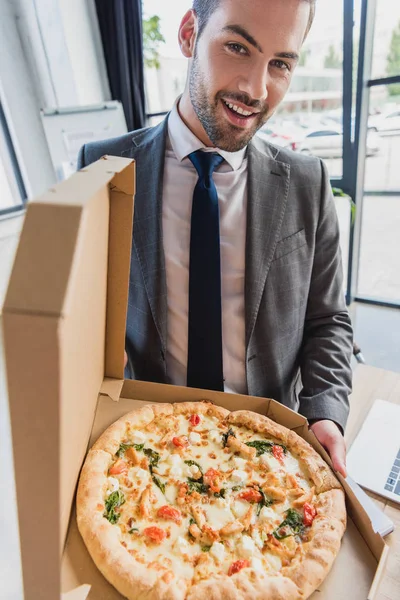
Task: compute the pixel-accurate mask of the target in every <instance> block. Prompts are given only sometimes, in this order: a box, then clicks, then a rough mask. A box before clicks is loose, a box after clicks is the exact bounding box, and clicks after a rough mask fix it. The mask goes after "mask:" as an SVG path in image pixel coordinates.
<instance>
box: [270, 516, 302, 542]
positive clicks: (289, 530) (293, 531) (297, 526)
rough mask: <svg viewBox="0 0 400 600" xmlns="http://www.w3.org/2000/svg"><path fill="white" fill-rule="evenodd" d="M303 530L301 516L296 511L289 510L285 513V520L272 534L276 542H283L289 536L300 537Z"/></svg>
mask: <svg viewBox="0 0 400 600" xmlns="http://www.w3.org/2000/svg"><path fill="white" fill-rule="evenodd" d="M304 529H305V527H304V524H303V516H302V515H301V514H300V513H298V512H297V510H294V509H293V508H289V509H288V510H287V511H286V518H285V519H284V520H283V521H282V523H281V524H280V525H278V527H277V528H276V529H275V531H273V532H272V534H273V536H274V537H275V538H276V539H277V540H283V539H284V538H286V537H289V536H290V535H302V534H303V533H304Z"/></svg>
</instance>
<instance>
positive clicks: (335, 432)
mask: <svg viewBox="0 0 400 600" xmlns="http://www.w3.org/2000/svg"><path fill="white" fill-rule="evenodd" d="M310 429H311V430H312V432H313V433H314V434H315V437H316V438H317V439H318V441H319V442H320V443H321V444H322V446H323V447H324V448H325V449H326V450H327V451H328V453H329V455H330V457H331V460H332V463H333V468H334V469H335V471H338V473H340V474H341V475H343V477H346V476H347V471H346V444H345V441H344V437H343V436H342V434H341V433H340V430H339V427H338V426H337V425H336V423H334V422H333V421H328V420H326V419H323V420H322V421H315V423H313V424H312V425H310Z"/></svg>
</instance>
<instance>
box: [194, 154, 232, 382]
mask: <svg viewBox="0 0 400 600" xmlns="http://www.w3.org/2000/svg"><path fill="white" fill-rule="evenodd" d="M189 159H190V160H191V161H192V163H193V165H194V167H195V169H196V171H197V173H198V176H199V179H198V181H197V184H196V187H195V188H194V192H193V204H192V219H191V231H190V265H189V317H188V336H189V337H188V362H187V385H188V387H198V388H202V389H207V390H220V391H223V390H224V381H223V365H222V322H221V259H220V245H219V207H218V194H217V189H216V187H215V184H214V181H213V178H212V174H213V172H214V170H215V168H216V167H217V166H218V165H220V164H221V163H222V162H223V160H224V159H223V158H222V156H220V155H219V154H216V153H214V152H213V153H211V152H201V151H200V150H197V151H196V152H192V153H191V154H189Z"/></svg>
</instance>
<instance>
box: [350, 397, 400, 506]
mask: <svg viewBox="0 0 400 600" xmlns="http://www.w3.org/2000/svg"><path fill="white" fill-rule="evenodd" d="M347 470H348V473H349V474H350V475H351V477H352V478H353V479H355V481H356V482H357V483H359V484H360V485H361V486H362V487H364V488H366V489H367V490H370V491H371V492H375V493H376V494H379V495H380V496H384V497H385V498H389V500H392V501H393V502H397V503H399V504H400V405H397V404H393V403H392V402H386V401H385V400H375V402H374V404H373V405H372V408H371V410H370V412H369V413H368V416H367V418H366V419H365V421H364V423H363V425H362V427H361V429H360V431H359V433H358V435H357V437H356V439H355V440H354V442H353V444H352V446H351V448H350V451H349V453H348V455H347Z"/></svg>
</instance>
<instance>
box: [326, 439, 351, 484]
mask: <svg viewBox="0 0 400 600" xmlns="http://www.w3.org/2000/svg"><path fill="white" fill-rule="evenodd" d="M342 439H343V438H342ZM328 452H329V454H330V456H331V459H332V464H333V468H334V469H335V471H337V472H338V473H340V474H341V475H343V477H347V471H346V448H345V445H344V443H343V442H342V440H340V439H339V440H337V439H335V440H333V442H332V444H331V447H330V448H328Z"/></svg>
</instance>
